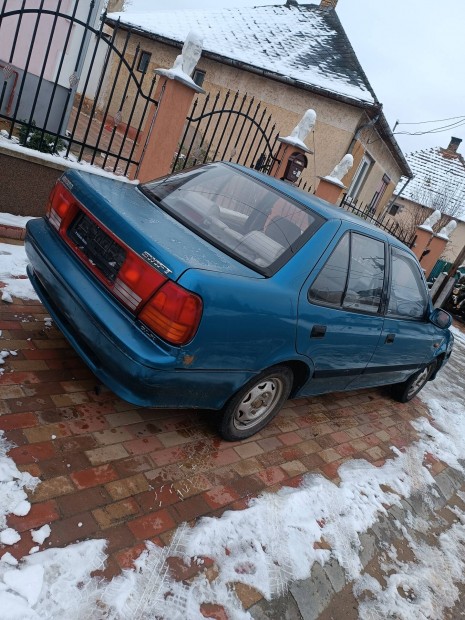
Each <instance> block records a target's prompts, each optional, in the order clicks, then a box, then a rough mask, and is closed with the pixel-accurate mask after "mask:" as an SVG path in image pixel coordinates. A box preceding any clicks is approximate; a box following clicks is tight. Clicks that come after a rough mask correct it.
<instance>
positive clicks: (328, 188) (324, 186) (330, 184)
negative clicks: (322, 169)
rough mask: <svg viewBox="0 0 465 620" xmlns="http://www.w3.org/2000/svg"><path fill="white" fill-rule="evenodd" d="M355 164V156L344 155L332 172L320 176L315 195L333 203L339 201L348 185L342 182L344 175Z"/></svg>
mask: <svg viewBox="0 0 465 620" xmlns="http://www.w3.org/2000/svg"><path fill="white" fill-rule="evenodd" d="M353 165H354V158H353V157H352V155H350V153H347V154H346V155H344V157H343V158H342V159H341V161H340V162H339V163H338V164H337V166H335V167H334V169H333V171H332V172H331V174H329V175H327V176H325V177H320V182H319V183H318V187H317V188H316V191H315V196H318V198H322V199H323V200H326V201H327V202H330V203H331V204H333V205H336V204H338V203H339V197H340V195H341V192H342V190H343V189H346V186H345V185H344V183H343V182H342V179H343V177H345V175H346V174H347V173H348V172H349V170H350V169H351V168H352V166H353Z"/></svg>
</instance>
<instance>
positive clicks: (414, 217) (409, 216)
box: [386, 198, 465, 263]
mask: <svg viewBox="0 0 465 620" xmlns="http://www.w3.org/2000/svg"><path fill="white" fill-rule="evenodd" d="M395 204H396V205H400V206H401V210H400V211H398V212H397V214H396V215H393V216H390V215H387V216H386V221H387V222H396V223H397V224H399V225H400V226H402V227H405V228H411V227H412V222H417V223H423V222H424V221H425V220H426V218H427V217H429V216H430V215H431V213H432V209H428V208H426V207H422V206H421V205H419V204H418V203H416V202H413V201H411V200H407V199H405V198H399V199H398V200H396V202H395ZM454 219H455V218H454ZM455 221H456V222H457V228H456V229H455V230H454V232H453V233H452V234H451V235H450V237H449V239H450V241H449V243H448V244H447V245H446V248H445V250H444V252H443V253H442V255H441V258H442V259H444V260H446V261H448V262H451V263H452V262H454V260H455V259H456V258H457V256H458V254H459V252H461V250H462V249H463V247H464V246H465V222H463V221H461V220H457V219H456V220H455ZM412 229H413V228H412ZM433 230H434V232H436V233H437V232H439V226H438V225H436V226H434V228H433Z"/></svg>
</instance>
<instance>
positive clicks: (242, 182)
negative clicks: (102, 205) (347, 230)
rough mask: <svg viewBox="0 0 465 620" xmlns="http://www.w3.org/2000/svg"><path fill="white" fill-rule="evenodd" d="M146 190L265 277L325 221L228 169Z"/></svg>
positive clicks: (214, 168)
mask: <svg viewBox="0 0 465 620" xmlns="http://www.w3.org/2000/svg"><path fill="white" fill-rule="evenodd" d="M140 189H141V191H142V192H143V193H144V194H145V195H146V196H148V197H149V198H150V199H151V200H152V201H153V202H155V203H156V204H158V205H160V206H161V207H162V208H163V209H164V210H165V211H167V212H168V213H170V214H171V215H173V216H174V217H175V218H176V219H178V220H180V221H182V222H183V223H184V224H185V225H186V226H188V227H189V228H190V229H191V230H194V231H195V232H197V233H198V234H199V235H200V236H202V237H203V238H205V239H207V240H208V241H210V242H211V243H212V244H213V245H215V246H217V247H219V248H221V249H222V250H224V251H225V252H226V253H227V254H229V255H231V256H233V257H234V258H236V259H238V260H240V261H241V262H243V263H245V264H247V265H249V266H251V267H253V268H254V269H256V270H257V271H259V272H261V273H263V274H264V275H270V274H272V273H274V272H275V271H276V270H277V269H279V268H280V267H281V266H282V265H283V264H284V263H285V262H287V260H289V258H290V257H291V256H292V255H293V254H294V253H295V252H297V250H299V248H301V247H302V245H303V244H304V243H305V242H306V241H307V240H308V239H309V238H310V237H311V236H312V235H313V234H314V233H315V232H316V230H317V229H318V228H319V227H320V226H321V224H322V222H323V219H322V218H321V217H320V216H318V215H317V214H315V213H313V212H312V211H310V210H309V209H308V208H306V207H304V206H303V205H300V204H299V203H297V202H293V201H292V200H291V199H289V198H288V197H286V196H285V195H284V194H281V193H280V192H277V191H275V190H273V189H271V188H270V187H268V186H267V185H266V184H264V183H261V182H260V181H258V180H256V179H254V178H252V177H249V176H248V175H247V174H245V173H242V172H240V171H237V170H235V169H234V168H232V167H230V166H226V165H224V164H210V165H207V166H204V167H201V168H196V169H193V170H190V171H189V172H182V173H180V174H177V175H174V176H170V177H167V178H165V179H161V180H157V181H151V182H150V183H146V184H145V185H142V186H141V188H140Z"/></svg>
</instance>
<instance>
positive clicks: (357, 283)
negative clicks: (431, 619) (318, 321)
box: [308, 233, 385, 313]
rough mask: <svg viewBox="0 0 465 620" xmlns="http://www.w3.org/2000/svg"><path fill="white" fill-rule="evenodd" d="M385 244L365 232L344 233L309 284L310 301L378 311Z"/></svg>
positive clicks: (364, 310)
mask: <svg viewBox="0 0 465 620" xmlns="http://www.w3.org/2000/svg"><path fill="white" fill-rule="evenodd" d="M384 268H385V258H384V243H383V242H382V241H378V240H377V239H372V238H371V237H366V236H365V235H360V234H357V233H346V234H345V235H344V236H343V237H342V239H341V240H340V241H339V243H338V245H337V246H336V248H335V250H334V251H333V253H332V254H331V256H330V257H329V259H328V260H327V262H326V264H325V265H324V267H323V268H322V270H321V271H320V273H319V275H318V276H317V278H316V280H315V282H314V283H313V284H312V286H311V288H310V290H309V292H308V299H309V301H311V302H314V303H317V304H321V305H328V306H336V307H338V308H341V307H343V308H345V309H347V310H361V311H362V312H373V313H376V312H378V311H379V307H380V304H381V297H382V292H383V286H384Z"/></svg>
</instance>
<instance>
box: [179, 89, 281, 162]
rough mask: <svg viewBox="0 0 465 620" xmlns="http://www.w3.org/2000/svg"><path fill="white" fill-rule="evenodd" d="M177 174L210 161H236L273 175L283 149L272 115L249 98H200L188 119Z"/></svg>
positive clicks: (181, 144) (228, 94)
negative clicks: (278, 151)
mask: <svg viewBox="0 0 465 620" xmlns="http://www.w3.org/2000/svg"><path fill="white" fill-rule="evenodd" d="M186 120H187V123H186V127H185V130H184V134H183V137H182V139H181V143H180V145H179V148H178V152H177V153H176V155H175V157H174V161H173V168H172V169H173V172H174V171H176V170H183V169H184V168H190V167H192V166H195V165H196V164H200V163H206V162H208V161H215V160H222V161H232V162H235V163H238V164H242V165H244V166H249V167H250V168H255V169H256V170H261V171H262V172H266V173H269V172H270V169H271V166H272V164H273V162H274V161H275V156H274V153H275V151H276V150H277V147H278V146H279V144H278V142H277V139H278V132H277V130H276V125H275V124H274V123H273V120H272V116H271V114H269V113H268V111H267V109H266V108H265V107H263V104H262V103H261V102H260V101H259V102H258V103H257V102H256V101H255V99H254V98H253V97H248V96H247V94H245V95H240V93H239V92H236V93H232V92H231V91H227V92H226V93H225V94H224V95H223V96H221V93H219V92H218V93H217V94H216V95H215V96H212V95H210V94H208V95H207V96H206V97H205V98H204V99H203V103H202V104H201V103H200V99H199V98H198V97H197V98H196V99H195V101H194V103H193V105H192V109H191V112H190V114H189V116H188V117H187V119H186Z"/></svg>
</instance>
